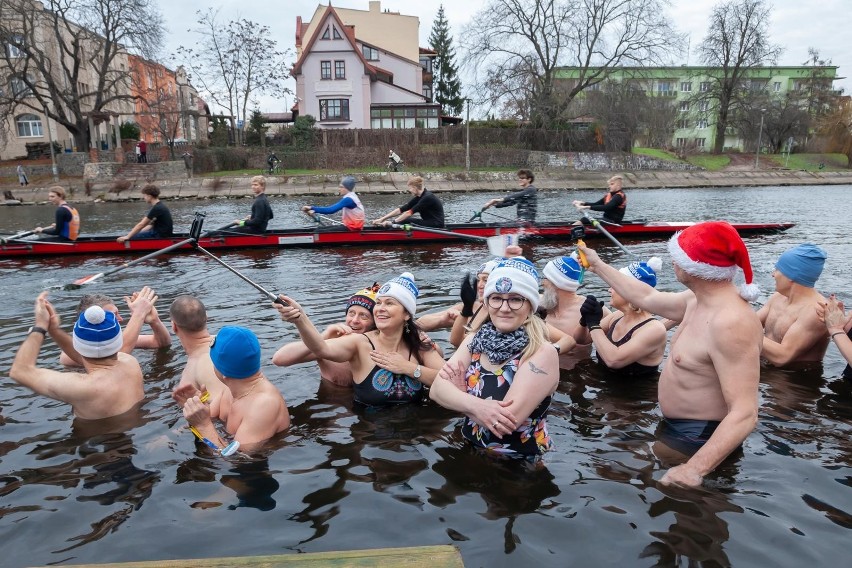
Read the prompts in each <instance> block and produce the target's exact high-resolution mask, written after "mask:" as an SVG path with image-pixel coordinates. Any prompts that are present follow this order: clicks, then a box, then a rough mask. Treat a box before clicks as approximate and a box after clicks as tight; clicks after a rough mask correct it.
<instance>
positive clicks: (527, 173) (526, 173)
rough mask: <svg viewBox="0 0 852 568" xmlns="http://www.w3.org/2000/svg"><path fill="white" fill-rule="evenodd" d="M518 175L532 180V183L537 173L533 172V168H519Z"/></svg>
mask: <svg viewBox="0 0 852 568" xmlns="http://www.w3.org/2000/svg"><path fill="white" fill-rule="evenodd" d="M517 176H518V177H519V178H527V179H528V180H530V183H532V182H534V181H535V175H534V174H533V173H532V170H518V173H517Z"/></svg>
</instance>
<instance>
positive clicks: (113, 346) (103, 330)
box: [72, 306, 124, 359]
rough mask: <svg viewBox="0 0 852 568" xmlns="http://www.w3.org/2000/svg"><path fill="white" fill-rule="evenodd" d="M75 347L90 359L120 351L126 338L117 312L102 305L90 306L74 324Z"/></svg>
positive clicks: (73, 339) (73, 340)
mask: <svg viewBox="0 0 852 568" xmlns="http://www.w3.org/2000/svg"><path fill="white" fill-rule="evenodd" d="M72 342H73V344H74V349H75V350H76V351H77V353H79V354H80V355H82V356H83V357H86V358H88V359H100V358H101V357H109V356H111V355H115V354H116V353H118V350H119V349H121V345H122V344H123V342H124V338H123V337H122V335H121V326H120V325H119V323H118V321H116V319H115V314H113V313H112V312H107V311H104V309H103V308H102V307H100V306H89V307H88V308H87V309H86V311H84V312H83V313H82V314H80V317H79V318H78V319H77V323H75V324H74V333H73V338H72Z"/></svg>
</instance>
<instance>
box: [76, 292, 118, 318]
mask: <svg viewBox="0 0 852 568" xmlns="http://www.w3.org/2000/svg"><path fill="white" fill-rule="evenodd" d="M107 304H115V302H113V300H112V298H110V297H109V296H106V295H104V294H86V295H85V296H83V297H82V298H80V303H78V304H77V313H78V314H82V313H83V312H85V311H86V310H87V309H89V308H91V307H92V306H100V307H104V306H106V305H107Z"/></svg>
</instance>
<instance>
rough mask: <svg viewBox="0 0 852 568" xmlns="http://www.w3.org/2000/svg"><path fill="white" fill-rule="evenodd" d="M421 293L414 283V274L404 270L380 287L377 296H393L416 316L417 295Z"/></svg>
mask: <svg viewBox="0 0 852 568" xmlns="http://www.w3.org/2000/svg"><path fill="white" fill-rule="evenodd" d="M419 295H420V291H419V290H418V289H417V285H416V284H415V283H414V275H413V274H411V273H410V272H403V273H402V274H400V275H399V276H397V277H396V278H394V279H392V280H390V281H388V282H386V283H385V285H384V286H382V287H381V288H379V292H378V294H376V298H381V297H382V296H388V297H390V298H393V299H395V300H397V301H398V302H399V303H400V304H402V307H404V308H405V309H406V310H407V311H408V313H409V314H411V315H412V316H414V314H415V313H416V312H417V297H418V296H419Z"/></svg>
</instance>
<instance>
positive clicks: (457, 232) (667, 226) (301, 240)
mask: <svg viewBox="0 0 852 568" xmlns="http://www.w3.org/2000/svg"><path fill="white" fill-rule="evenodd" d="M694 224H695V223H688V222H687V223H677V222H674V223H669V222H663V221H657V222H644V221H632V222H631V221H628V222H625V223H623V224H621V225H607V227H606V229H607V230H608V231H609V232H610V233H611V234H612V235H613V236H615V237H622V238H623V237H627V238H631V237H633V238H660V237H666V236H669V235H672V234H673V233H675V232H677V231H681V230H683V229H685V228H687V227H689V226H691V225H694ZM794 225H795V223H733V226H734V227H735V228H736V229H737V231H738V232H739V233H740V234H741V235H748V234H756V233H773V232H779V231H786V230H787V229H789V228H790V227H793V226H794ZM572 228H573V225H571V224H566V223H538V224H536V225H533V226H530V227H521V226H517V225H514V226H513V225H507V224H499V225H498V224H488V223H460V224H453V225H447V227H446V228H445V229H441V230H435V229H426V228H423V229H419V228H418V227H416V226H411V229H410V230H403V229H392V228H384V227H365V228H364V229H363V230H361V231H350V230H348V229H346V228H345V227H325V226H317V227H309V228H302V229H283V230H277V231H269V232H267V233H266V234H264V235H243V234H237V233H228V232H227V231H221V232H220V233H219V234H217V235H209V236H202V237H201V238H200V239H199V241H198V244H200V245H201V246H203V247H204V248H206V249H210V250H226V249H255V248H293V247H327V246H335V247H340V246H370V245H407V244H417V243H427V242H442V243H453V242H461V241H465V240H481V239H484V238H487V237H493V236H495V235H501V234H506V233H519V234H520V237H521V239H522V240H524V241H531V240H539V239H540V240H553V241H570V240H571V239H572V236H571V229H572ZM602 236H603V234H602V233H600V232H599V231H597V230H596V229H594V228H592V227H586V238H595V237H602ZM116 238H117V237H116V236H103V237H86V236H83V237H80V238H78V239H77V240H76V241H75V242H74V243H42V242H39V241H25V240H18V241H10V242H7V243H5V244H0V258H13V257H32V256H52V255H63V256H64V255H70V254H88V255H95V254H136V253H147V252H152V251H156V250H160V249H163V248H166V247H168V246H170V245H173V244H175V243H178V242H180V241H181V240H184V239H186V238H187V235H175V236H174V237H172V238H170V239H145V240H136V241H125V242H124V243H119V242H116ZM191 250H193V247H192V245H191V244H186V245H185V246H183V247H181V248H179V249H177V250H176V251H175V252H180V251H191Z"/></svg>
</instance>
